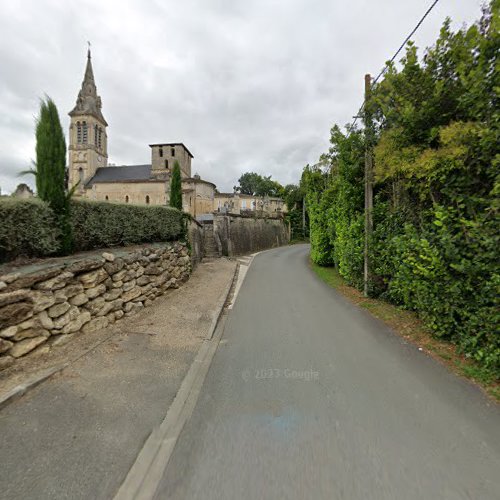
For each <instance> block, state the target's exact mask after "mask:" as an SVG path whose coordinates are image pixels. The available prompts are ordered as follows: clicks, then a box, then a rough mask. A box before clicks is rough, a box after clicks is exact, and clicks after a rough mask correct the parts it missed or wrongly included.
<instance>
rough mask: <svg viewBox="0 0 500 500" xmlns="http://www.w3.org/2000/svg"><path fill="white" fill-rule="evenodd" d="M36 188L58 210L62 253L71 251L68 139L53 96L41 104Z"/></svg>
mask: <svg viewBox="0 0 500 500" xmlns="http://www.w3.org/2000/svg"><path fill="white" fill-rule="evenodd" d="M35 165H36V166H35V169H36V190H37V195H38V197H39V198H41V199H42V200H44V201H46V202H47V203H48V204H49V205H50V207H51V208H52V210H53V211H54V213H55V215H56V217H57V222H58V225H59V227H60V229H61V235H62V236H61V239H60V243H61V248H60V251H61V253H63V254H64V253H68V252H70V251H71V246H72V236H71V225H70V223H69V217H70V215H69V197H68V195H67V193H66V181H65V170H66V142H65V139H64V133H63V130H62V127H61V122H60V121H59V114H58V112H57V108H56V105H55V104H54V101H52V99H50V98H49V97H47V98H46V100H42V102H41V104H40V115H39V117H38V119H37V122H36V164H35Z"/></svg>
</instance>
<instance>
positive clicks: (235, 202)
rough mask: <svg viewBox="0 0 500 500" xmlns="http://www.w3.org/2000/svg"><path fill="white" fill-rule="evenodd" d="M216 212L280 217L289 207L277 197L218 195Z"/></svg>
mask: <svg viewBox="0 0 500 500" xmlns="http://www.w3.org/2000/svg"><path fill="white" fill-rule="evenodd" d="M213 210H214V212H219V213H220V212H222V213H232V214H241V213H245V212H255V211H257V212H264V213H266V214H272V215H278V214H280V213H283V212H286V211H287V207H286V205H285V203H284V201H283V200H282V199H281V198H278V197H276V196H255V195H250V194H242V193H216V194H215V196H214V208H213Z"/></svg>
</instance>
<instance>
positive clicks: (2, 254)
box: [0, 198, 185, 262]
mask: <svg viewBox="0 0 500 500" xmlns="http://www.w3.org/2000/svg"><path fill="white" fill-rule="evenodd" d="M182 217H183V216H182V213H181V212H180V211H179V210H176V209H175V208H171V207H165V206H157V207H154V206H137V205H119V204H114V203H107V202H92V201H77V200H73V201H72V202H71V226H72V229H73V231H74V250H75V252H78V251H83V250H92V249H94V248H104V247H113V246H123V245H135V244H140V243H151V242H156V241H171V240H176V239H181V238H183V237H184V234H185V224H184V223H183V219H182ZM0 219H1V221H2V224H1V225H0V262H6V261H9V260H13V259H15V258H17V257H45V256H48V255H53V254H55V253H57V252H58V250H59V248H60V241H61V232H60V229H59V228H60V226H59V225H58V224H57V219H56V217H55V216H54V213H53V211H52V210H51V209H50V207H49V205H48V204H47V203H45V202H43V201H41V200H38V199H33V200H16V199H12V198H3V199H0Z"/></svg>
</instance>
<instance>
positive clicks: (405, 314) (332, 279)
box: [311, 262, 500, 402]
mask: <svg viewBox="0 0 500 500" xmlns="http://www.w3.org/2000/svg"><path fill="white" fill-rule="evenodd" d="M311 267H312V269H313V270H314V272H315V273H316V274H317V275H318V276H319V278H321V279H322V280H323V281H324V282H325V283H326V284H328V285H330V286H331V287H332V288H334V289H335V290H337V291H338V292H340V293H341V294H342V295H344V296H345V297H347V298H348V299H349V300H350V301H351V302H354V303H355V304H357V305H358V306H360V307H362V308H363V309H366V310H367V311H368V312H369V313H370V314H372V315H373V316H375V317H376V318H378V319H380V320H382V321H383V322H384V323H386V324H387V325H388V326H389V327H390V328H391V329H392V330H393V331H394V332H396V333H397V334H398V335H400V336H402V337H404V338H405V339H406V340H408V341H409V342H411V343H412V344H415V345H418V346H419V347H421V348H422V349H423V350H424V351H425V352H426V353H427V354H428V355H429V356H432V357H433V358H434V359H436V360H438V361H439V362H440V363H442V364H445V365H446V366H447V367H448V368H449V369H450V370H451V371H453V372H454V373H456V374H457V375H460V376H462V377H464V378H467V379H468V380H470V381H472V382H474V383H475V384H477V385H478V386H479V387H481V389H483V390H484V392H485V393H486V394H487V395H488V396H490V397H491V398H492V399H494V400H495V401H497V402H500V383H499V381H498V380H495V378H494V377H493V376H492V375H491V373H489V372H488V371H487V370H485V369H484V368H483V367H481V366H480V365H479V364H477V363H476V362H475V361H474V360H471V359H468V358H466V357H465V356H463V355H462V354H460V353H459V352H458V349H457V347H456V346H455V345H454V344H452V343H450V342H447V341H445V340H441V339H438V338H436V337H434V336H433V335H432V332H431V331H430V330H429V329H428V328H426V327H425V325H424V324H423V323H422V321H421V320H420V319H419V318H418V317H417V315H416V314H415V313H414V312H412V311H407V310H405V309H402V308H400V307H398V306H395V305H393V304H390V303H388V302H385V301H383V300H380V299H373V298H366V297H364V296H363V294H362V293H361V292H360V291H359V290H357V289H356V288H354V287H352V286H349V285H347V284H346V282H345V280H344V279H343V278H342V276H340V274H339V273H338V271H337V270H336V269H335V268H334V267H322V266H319V265H318V264H315V263H314V262H311Z"/></svg>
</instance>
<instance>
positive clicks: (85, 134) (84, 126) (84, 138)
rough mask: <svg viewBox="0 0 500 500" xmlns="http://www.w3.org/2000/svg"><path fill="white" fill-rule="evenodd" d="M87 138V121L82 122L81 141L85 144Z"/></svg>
mask: <svg viewBox="0 0 500 500" xmlns="http://www.w3.org/2000/svg"><path fill="white" fill-rule="evenodd" d="M88 140H89V135H88V127H87V122H83V123H82V142H83V144H87V142H88Z"/></svg>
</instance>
